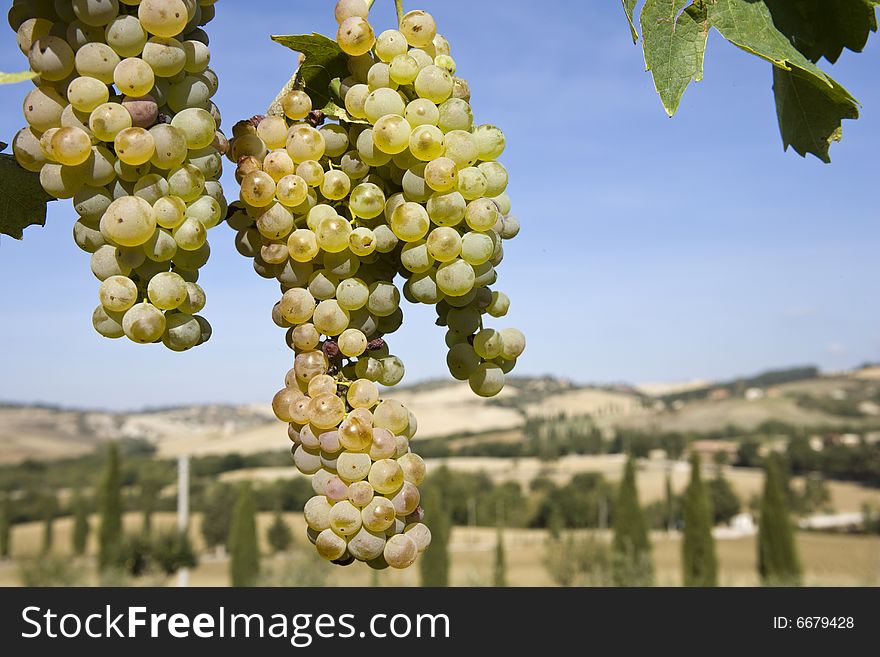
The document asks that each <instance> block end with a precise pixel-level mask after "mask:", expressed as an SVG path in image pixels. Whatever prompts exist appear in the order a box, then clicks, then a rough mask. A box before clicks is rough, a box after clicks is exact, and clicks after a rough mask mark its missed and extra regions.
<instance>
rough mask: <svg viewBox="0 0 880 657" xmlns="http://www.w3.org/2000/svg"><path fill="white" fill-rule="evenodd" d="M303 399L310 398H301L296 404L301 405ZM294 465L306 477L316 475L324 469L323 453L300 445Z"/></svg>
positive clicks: (294, 456)
mask: <svg viewBox="0 0 880 657" xmlns="http://www.w3.org/2000/svg"><path fill="white" fill-rule="evenodd" d="M302 399H308V397H301V398H300V399H298V400H297V401H296V402H294V403H295V404H299V403H300V401H301V400H302ZM293 464H294V465H295V466H296V469H297V470H299V471H300V472H302V473H303V474H305V475H312V474H315V473H316V472H318V470H320V469H321V467H322V463H321V453H320V451H317V450H315V451H310V450H307V449H306V448H305V447H303V446H302V445H299V446H298V447H297V448H296V449H295V450H294V452H293Z"/></svg>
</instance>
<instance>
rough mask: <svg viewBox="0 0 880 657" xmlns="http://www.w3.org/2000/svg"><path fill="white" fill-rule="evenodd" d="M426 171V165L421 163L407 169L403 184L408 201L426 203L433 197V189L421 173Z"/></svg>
mask: <svg viewBox="0 0 880 657" xmlns="http://www.w3.org/2000/svg"><path fill="white" fill-rule="evenodd" d="M424 173H425V165H424V164H421V165H416V166H415V167H414V168H412V169H407V171H406V173H404V174H403V180H402V181H401V185H402V187H403V195H404V197H405V198H406V200H407V201H413V202H415V203H424V202H425V201H427V200H428V199H429V198H431V194H432V193H433V190H431V188H430V187H428V184H427V183H426V182H425V179H424V178H423V177H422V176H420V175H419V174H424Z"/></svg>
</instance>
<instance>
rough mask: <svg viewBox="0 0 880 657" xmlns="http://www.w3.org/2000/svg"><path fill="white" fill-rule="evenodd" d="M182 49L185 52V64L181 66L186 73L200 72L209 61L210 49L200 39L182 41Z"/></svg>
mask: <svg viewBox="0 0 880 657" xmlns="http://www.w3.org/2000/svg"><path fill="white" fill-rule="evenodd" d="M183 50H184V53H186V64H185V66H184V67H183V68H184V70H185V71H187V72H188V73H201V72H202V71H204V70H205V69H206V68H208V64H210V63H211V51H210V50H209V49H208V46H207V45H205V44H204V43H202V42H201V41H195V40H188V41H184V42H183Z"/></svg>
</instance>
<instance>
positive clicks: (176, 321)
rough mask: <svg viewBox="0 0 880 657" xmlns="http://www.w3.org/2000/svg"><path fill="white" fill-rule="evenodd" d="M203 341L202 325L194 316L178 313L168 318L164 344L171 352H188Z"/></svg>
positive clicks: (163, 338)
mask: <svg viewBox="0 0 880 657" xmlns="http://www.w3.org/2000/svg"><path fill="white" fill-rule="evenodd" d="M201 339H202V328H201V325H200V324H199V322H198V320H197V319H196V318H195V317H193V316H192V315H187V314H184V313H176V314H174V315H169V316H168V317H167V318H166V322H165V333H164V334H163V335H162V344H164V345H165V346H166V347H167V348H168V349H170V350H171V351H177V352H181V351H187V350H189V349H192V348H193V347H195V346H196V345H199V344H201Z"/></svg>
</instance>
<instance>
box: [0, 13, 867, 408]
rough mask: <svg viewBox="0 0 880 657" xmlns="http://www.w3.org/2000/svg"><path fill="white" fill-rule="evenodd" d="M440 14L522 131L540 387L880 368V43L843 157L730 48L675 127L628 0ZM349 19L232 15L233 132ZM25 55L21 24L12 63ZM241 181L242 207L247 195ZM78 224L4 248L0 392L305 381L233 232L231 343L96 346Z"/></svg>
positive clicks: (477, 100)
mask: <svg viewBox="0 0 880 657" xmlns="http://www.w3.org/2000/svg"><path fill="white" fill-rule="evenodd" d="M410 4H411V3H408V4H407V6H409V5H410ZM412 6H413V8H415V6H416V5H414V4H413V5H412ZM420 6H421V8H423V9H426V10H428V11H430V12H432V13H433V14H434V15H435V17H436V18H437V21H438V24H439V26H440V31H441V32H442V33H443V34H445V35H446V36H447V37H448V38H449V40H450V42H451V43H452V48H453V56H454V57H455V59H456V61H457V63H458V69H459V74H460V75H462V76H463V77H465V78H467V79H468V80H469V81H470V85H471V89H472V92H473V105H474V110H475V114H476V118H477V121H478V122H485V123H495V124H497V125H499V126H501V127H502V128H503V129H504V130H505V132H506V134H507V138H508V150H507V152H506V154H505V155H504V156H503V158H502V160H503V161H504V163H505V164H506V165H507V167H508V169H509V170H510V172H511V185H510V189H509V191H510V193H511V196H512V197H513V200H514V212H515V213H516V214H517V215H518V216H519V218H520V220H521V222H522V225H523V230H522V232H521V234H520V236H519V238H518V239H517V240H515V241H513V242H511V243H508V246H507V247H506V253H507V257H506V259H505V261H504V263H503V265H502V267H501V270H500V271H501V278H500V284H499V287H500V289H503V290H505V291H506V292H507V293H508V294H509V295H510V296H511V298H512V300H513V305H512V308H511V312H510V314H509V316H508V317H507V318H505V319H504V320H500V321H499V322H498V323H499V325H500V326H502V327H503V326H518V327H520V328H522V329H523V330H524V331H525V332H526V334H527V337H528V340H529V346H528V350H527V352H526V354H525V355H524V356H523V357H522V358H521V359H520V362H519V364H518V367H517V370H516V371H517V372H518V373H519V374H523V375H539V374H553V375H556V376H561V377H567V378H570V379H573V380H576V381H581V382H616V381H630V382H644V381H659V380H663V381H668V380H685V379H691V378H697V377H700V378H714V377H732V376H736V375H739V374H747V373H751V372H754V371H757V370H760V369H764V368H769V367H776V366H787V365H793V364H807V363H815V364H818V365H820V366H821V367H823V368H826V369H836V368H842V367H848V366H850V365H853V364H856V363H859V362H861V361H864V360H877V359H880V304H878V303H877V290H878V285H877V284H878V278H880V276H878V267H877V264H876V262H877V246H878V244H880V240H878V238H880V227H878V221H877V218H878V216H877V205H876V200H875V196H874V194H873V190H874V189H875V188H876V186H877V184H878V182H880V178H878V174H880V161H878V160H880V155H878V154H880V87H878V86H877V85H876V83H873V84H872V82H874V81H876V71H877V70H878V69H880V52H878V48H877V43H878V41H877V39H876V37H875V38H874V40H873V41H871V42H870V43H869V47H868V52H866V53H864V54H861V55H856V54H853V53H846V54H844V56H843V57H842V59H841V61H840V62H839V63H838V64H837V65H835V66H834V67H833V74H834V75H835V77H836V78H837V79H838V81H840V82H841V83H842V84H844V85H845V86H847V87H848V88H849V89H850V91H851V92H852V93H853V94H854V95H855V96H856V97H857V98H858V99H859V100H860V101H861V102H862V103H863V105H864V108H863V116H862V119H861V120H860V121H858V122H847V123H846V124H845V139H844V142H843V143H842V144H840V145H837V146H835V147H833V149H832V158H833V160H834V162H833V164H832V165H830V166H826V165H823V164H821V163H820V162H819V161H818V160H815V159H814V158H810V159H807V160H804V159H802V158H800V157H799V156H798V155H796V154H794V153H792V152H789V153H787V154H785V153H783V151H782V146H781V142H780V139H779V134H778V129H777V125H776V117H775V111H774V105H773V97H772V93H771V90H770V85H771V71H770V67H769V65H767V64H765V63H763V62H761V61H759V60H757V59H756V58H754V57H750V56H748V55H746V54H744V53H742V52H740V51H738V50H736V49H735V48H733V47H732V46H730V45H728V44H727V43H725V42H724V41H723V40H722V39H720V38H718V36H717V35H713V36H712V37H711V38H710V44H709V50H708V54H707V58H706V79H705V80H704V81H703V82H701V83H700V84H698V85H695V86H692V87H691V88H690V89H689V90H688V92H687V94H686V95H685V98H684V101H683V103H682V108H681V110H680V112H679V114H678V115H677V116H676V118H675V119H672V120H670V119H668V118H666V115H665V113H664V112H663V109H662V107H661V105H660V102H659V99H658V98H657V96H656V94H655V93H654V89H653V86H652V83H651V79H650V76H649V75H648V74H646V73H645V71H644V60H643V58H642V54H641V50H640V48H638V47H635V46H633V45H632V43H631V42H630V40H629V32H628V29H627V26H626V22H625V19H624V18H623V15H622V11H621V9H620V5H619V3H618V2H616V0H612V1H606V2H601V3H600V2H585V3H571V2H562V1H560V0H545V1H544V2H541V3H536V2H525V1H524V0H510V1H508V2H505V3H503V4H502V3H500V2H491V3H489V2H485V3H475V2H464V1H462V0H445V1H443V2H440V1H439V0H423V2H422V3H421V5H420ZM332 8H333V3H332V2H331V1H330V0H324V2H296V3H293V2H278V1H269V0H248V2H231V1H229V0H221V2H219V3H218V5H217V19H216V21H215V22H214V23H212V24H211V25H210V26H209V28H208V29H209V33H210V34H211V37H212V44H211V50H212V56H213V60H212V67H213V68H214V69H215V70H216V71H217V73H218V74H219V76H220V80H221V88H220V92H219V94H218V95H217V97H216V98H215V101H216V102H217V103H218V105H219V106H220V108H221V110H222V112H223V115H224V127H225V128H227V129H228V128H229V127H230V126H231V125H232V123H234V122H235V120H237V119H238V118H243V117H247V116H250V115H252V114H255V113H261V112H263V111H264V110H265V108H266V106H267V105H268V104H269V102H270V101H271V100H272V98H273V97H274V95H275V93H276V92H277V90H278V88H280V87H281V86H282V85H283V84H284V82H285V81H286V80H287V78H288V77H289V75H290V73H291V71H292V67H293V65H294V62H295V55H294V54H293V53H291V52H290V51H288V50H286V49H284V48H283V47H281V46H278V45H276V44H274V43H272V42H271V41H270V40H269V38H268V36H269V34H270V33H303V32H310V31H316V32H321V33H324V34H332V33H334V31H335V22H334V20H333V15H332V13H333V12H332ZM373 13H374V17H373V21H374V23H375V25H376V26H377V28H379V29H380V30H381V29H386V28H387V27H391V26H392V23H391V22H392V20H393V3H392V2H391V0H377V2H376V7H375V9H374V11H373ZM23 62H24V58H23V57H22V56H21V54H20V53H19V51H18V49H17V47H16V45H15V38H14V35H13V34H12V32H11V31H10V32H7V35H6V37H5V38H4V39H2V41H0V70H7V71H8V70H20V69H22V68H24V64H23ZM823 66H826V64H824V63H823ZM28 90H29V85H17V86H5V87H0V138H2V139H3V140H4V141H9V140H10V138H11V137H12V135H13V134H14V133H15V131H16V130H17V129H18V128H19V127H21V125H23V119H22V118H21V116H20V105H21V100H22V97H23V95H24V94H25V93H26V92H27V91H28ZM227 169H228V170H229V169H230V167H227ZM224 182H225V183H226V185H227V189H228V193H227V195H228V196H230V197H231V196H233V195H234V194H235V187H234V180H232V178H231V176H230V175H229V174H227V175H226V176H225V177H224ZM75 218H76V217H75V214H74V212H73V210H72V208H71V206H70V204H69V202H65V201H61V202H56V203H52V204H50V212H49V218H48V224H47V227H46V228H43V229H40V228H30V229H28V230H27V231H26V233H25V239H24V240H23V241H21V242H17V241H14V240H11V239H7V238H3V239H2V240H0V309H2V310H0V313H2V315H0V316H2V318H3V321H2V322H0V344H3V347H4V351H3V356H2V363H3V364H2V368H0V371H2V376H0V399H3V400H14V401H40V402H47V403H56V404H63V405H69V406H86V407H106V408H138V407H143V406H153V405H166V404H188V403H198V402H232V403H246V402H265V400H266V399H268V398H269V397H270V396H271V394H272V393H273V392H274V391H275V390H276V389H277V388H278V387H279V386H280V385H281V384H282V381H283V377H284V373H285V372H286V370H287V369H288V367H289V366H290V365H291V362H292V355H291V352H290V351H289V350H287V348H286V347H285V346H284V341H283V332H282V331H281V330H280V329H277V328H276V327H275V326H274V324H272V322H271V320H270V317H269V314H270V310H271V308H272V305H273V304H274V302H275V301H276V299H277V295H278V291H277V287H276V286H275V285H273V284H272V283H271V282H268V281H265V280H263V279H260V278H258V277H257V276H256V275H255V274H254V273H253V272H252V270H251V265H250V263H249V262H248V261H246V260H244V259H243V258H241V257H240V256H238V254H237V253H236V252H235V251H234V249H233V245H232V236H233V233H232V231H231V230H229V229H228V228H227V227H225V226H221V227H218V228H217V229H215V230H213V231H211V234H210V239H211V246H212V251H213V256H212V259H211V262H210V263H209V265H208V266H207V268H206V269H205V270H203V273H202V277H201V280H200V283H201V284H202V285H203V287H204V288H205V289H206V291H207V294H208V306H207V308H206V309H205V312H204V313H203V314H205V315H206V316H207V317H208V319H209V320H210V321H211V323H212V324H213V326H214V337H213V338H212V340H211V341H210V342H209V343H208V344H207V345H204V346H202V347H199V348H197V349H195V350H193V351H190V352H187V353H185V354H174V353H170V352H168V351H166V350H164V349H163V348H159V347H155V346H150V347H143V346H137V345H133V344H131V343H128V342H127V341H125V340H118V341H107V340H104V339H102V338H100V337H99V336H98V335H97V334H95V333H94V332H93V330H92V328H91V323H90V317H91V312H92V309H93V308H94V306H95V305H96V304H97V287H98V282H97V281H96V280H95V279H94V277H93V276H92V274H91V272H90V271H89V264H88V255H87V254H85V253H83V252H81V251H80V250H79V249H78V248H77V247H76V246H75V245H74V243H73V241H72V239H71V236H70V231H71V227H72V225H73V222H74V220H75ZM405 312H406V314H407V323H406V325H405V326H404V328H403V329H402V330H401V331H400V332H399V333H398V334H396V335H394V336H392V338H391V345H392V350H393V351H394V352H395V353H397V354H398V355H400V356H401V357H403V358H404V360H405V362H406V365H407V369H408V373H407V378H406V380H405V381H408V382H415V381H419V380H422V379H426V378H434V377H443V376H448V374H447V373H446V367H445V345H444V343H443V333H442V330H441V329H439V328H436V327H434V326H433V317H434V313H433V310H432V309H431V308H427V307H419V308H414V307H411V306H407V307H406V308H405Z"/></svg>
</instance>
